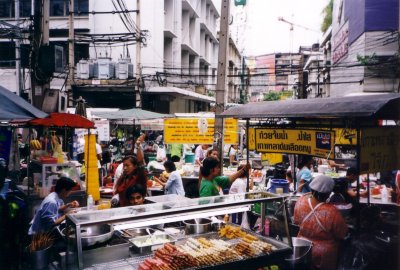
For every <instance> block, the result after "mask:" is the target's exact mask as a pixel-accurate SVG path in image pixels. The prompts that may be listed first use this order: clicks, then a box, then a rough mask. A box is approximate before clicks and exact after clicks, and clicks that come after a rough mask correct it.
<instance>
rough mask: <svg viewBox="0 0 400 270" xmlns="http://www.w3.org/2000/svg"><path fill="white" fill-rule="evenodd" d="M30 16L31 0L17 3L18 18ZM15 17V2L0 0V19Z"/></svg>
mask: <svg viewBox="0 0 400 270" xmlns="http://www.w3.org/2000/svg"><path fill="white" fill-rule="evenodd" d="M30 15H31V0H20V1H19V16H20V17H29V16H30ZM14 17H15V2H14V1H10V0H0V18H14Z"/></svg>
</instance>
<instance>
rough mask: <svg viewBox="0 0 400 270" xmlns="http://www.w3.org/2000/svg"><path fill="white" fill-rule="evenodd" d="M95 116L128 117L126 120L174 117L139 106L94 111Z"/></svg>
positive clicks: (108, 117) (112, 118)
mask: <svg viewBox="0 0 400 270" xmlns="http://www.w3.org/2000/svg"><path fill="white" fill-rule="evenodd" d="M93 117H98V118H103V119H109V120H118V119H126V120H132V121H133V120H134V121H136V120H149V119H157V118H170V117H172V115H169V114H162V113H156V112H152V111H146V110H142V109H139V108H133V109H128V110H120V111H115V112H96V113H93Z"/></svg>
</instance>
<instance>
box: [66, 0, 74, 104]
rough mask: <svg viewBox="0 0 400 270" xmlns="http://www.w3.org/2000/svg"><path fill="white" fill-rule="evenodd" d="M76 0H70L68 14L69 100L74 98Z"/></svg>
mask: <svg viewBox="0 0 400 270" xmlns="http://www.w3.org/2000/svg"><path fill="white" fill-rule="evenodd" d="M74 8H75V3H74V0H69V14H68V83H67V88H66V90H67V94H68V100H72V85H73V83H74V79H75V74H74V72H75V33H74Z"/></svg>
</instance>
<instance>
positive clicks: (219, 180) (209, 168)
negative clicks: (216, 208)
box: [200, 157, 250, 197]
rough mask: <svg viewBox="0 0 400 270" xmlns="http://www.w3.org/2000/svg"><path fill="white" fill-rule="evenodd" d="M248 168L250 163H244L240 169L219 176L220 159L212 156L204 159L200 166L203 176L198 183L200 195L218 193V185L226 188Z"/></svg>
mask: <svg viewBox="0 0 400 270" xmlns="http://www.w3.org/2000/svg"><path fill="white" fill-rule="evenodd" d="M249 169H250V164H246V165H245V166H244V167H243V168H242V169H240V170H238V171H237V172H236V173H234V174H231V175H230V176H220V174H221V164H220V161H219V160H218V159H216V158H214V157H208V158H206V159H204V160H203V166H202V167H201V168H200V170H201V171H200V172H201V175H202V176H203V179H202V180H201V183H200V197H208V196H217V195H219V192H218V186H220V187H222V188H227V187H228V186H229V185H230V184H231V183H232V182H233V181H235V180H236V179H237V178H238V177H240V176H242V175H243V173H244V172H248V171H249Z"/></svg>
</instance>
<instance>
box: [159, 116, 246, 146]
mask: <svg viewBox="0 0 400 270" xmlns="http://www.w3.org/2000/svg"><path fill="white" fill-rule="evenodd" d="M224 121H225V123H224V144H237V143H238V132H239V128H238V120H237V119H233V118H229V119H224ZM214 122H215V120H214V119H213V118H180V119H165V120H164V142H165V143H167V144H168V143H189V144H212V143H213V142H214Z"/></svg>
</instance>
